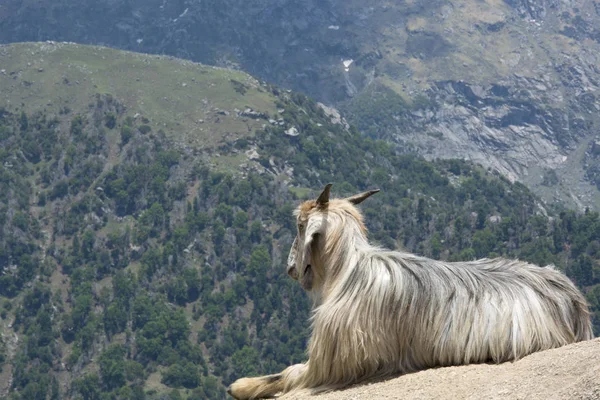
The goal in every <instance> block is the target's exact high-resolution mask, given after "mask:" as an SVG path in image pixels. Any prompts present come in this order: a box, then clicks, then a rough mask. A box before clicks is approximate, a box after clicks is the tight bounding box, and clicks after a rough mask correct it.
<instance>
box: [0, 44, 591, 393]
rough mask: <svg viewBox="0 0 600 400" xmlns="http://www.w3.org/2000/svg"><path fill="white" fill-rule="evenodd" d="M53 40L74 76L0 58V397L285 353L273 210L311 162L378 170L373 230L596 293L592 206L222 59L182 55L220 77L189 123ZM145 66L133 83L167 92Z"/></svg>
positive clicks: (139, 389) (293, 309) (296, 336)
mask: <svg viewBox="0 0 600 400" xmlns="http://www.w3.org/2000/svg"><path fill="white" fill-rule="evenodd" d="M27 46H33V45H27ZM65 46H66V48H67V49H68V51H69V52H71V53H70V57H73V58H72V60H77V61H76V62H72V65H73V66H74V67H73V69H74V70H76V71H80V72H81V71H88V72H89V74H88V75H86V76H87V80H86V81H85V82H84V81H83V80H81V81H79V82H80V83H79V84H77V83H75V84H71V85H69V84H65V83H64V81H63V80H62V78H63V77H62V76H61V75H59V72H56V71H61V70H60V69H57V68H56V67H55V64H53V63H48V62H47V63H46V64H44V65H43V66H38V65H37V64H34V63H31V65H29V66H27V64H26V61H23V62H21V63H20V64H18V65H19V68H21V69H18V68H16V67H15V68H14V70H7V71H5V73H6V74H5V75H3V76H0V79H3V80H4V81H0V84H2V85H5V86H3V88H6V87H10V90H11V91H10V95H6V93H8V92H7V91H4V95H5V96H8V97H5V98H4V99H2V101H4V103H0V226H2V229H0V317H1V320H0V333H1V341H0V363H1V364H2V371H1V372H0V397H3V396H7V397H8V398H9V399H30V398H35V399H38V398H48V399H63V398H73V399H79V398H82V399H158V398H169V399H205V398H214V399H216V398H224V397H225V391H224V388H225V386H226V385H227V384H229V383H230V382H231V381H232V380H233V379H235V378H237V377H240V376H243V375H253V374H259V373H269V372H275V371H278V370H280V369H282V368H284V367H285V366H287V365H289V364H290V363H295V362H300V361H302V360H303V359H304V357H305V355H304V347H305V341H306V338H307V335H308V327H309V322H308V317H309V302H308V300H307V297H306V296H305V295H304V293H303V292H302V290H301V289H300V287H299V285H297V283H296V282H294V281H292V280H291V279H289V278H288V277H287V275H286V273H285V268H284V262H285V259H286V257H287V251H288V249H289V246H290V244H291V241H292V239H293V236H294V235H295V226H294V220H293V217H292V215H291V212H292V210H293V208H294V207H295V205H297V204H298V202H299V201H300V199H303V198H307V197H311V196H314V194H315V193H316V192H318V191H320V190H321V189H322V187H323V185H324V184H325V183H328V182H333V183H334V189H333V192H334V195H337V196H343V195H348V194H353V193H354V192H357V191H359V190H364V189H367V188H374V187H378V188H380V189H381V190H382V192H381V193H379V194H378V195H377V196H374V197H373V198H371V199H369V200H368V201H367V202H365V203H364V205H363V206H362V210H363V212H364V214H365V216H366V221H367V225H368V227H369V229H370V235H371V239H372V240H373V241H376V242H379V243H380V244H382V245H384V246H387V247H392V248H396V247H403V248H406V249H408V250H410V251H413V252H417V253H419V254H423V255H427V256H431V257H434V258H441V259H447V260H458V259H473V258H476V257H485V256H488V257H492V256H496V255H507V256H511V257H520V258H523V259H527V260H530V261H533V262H536V263H539V264H547V263H555V264H556V265H557V266H559V267H560V268H561V269H563V270H564V271H566V273H567V274H568V275H569V276H570V277H571V278H572V279H573V280H574V281H575V282H576V283H577V284H578V286H579V287H580V288H582V290H583V291H584V292H585V293H586V296H587V297H588V299H589V301H590V303H591V304H592V306H593V308H594V310H595V311H597V310H600V266H599V264H598V260H600V217H599V215H598V214H597V213H595V212H587V213H585V214H582V215H579V214H576V213H574V212H571V211H563V212H555V211H554V210H552V209H548V208H545V207H544V206H543V205H542V204H541V203H540V202H539V201H538V200H537V199H536V198H535V197H534V196H533V195H532V194H531V193H530V192H529V191H528V190H527V189H526V188H525V187H524V186H523V185H521V184H518V183H517V184H511V183H510V182H508V181H507V180H506V179H504V178H502V177H500V176H498V174H492V173H489V172H488V171H486V170H484V169H482V168H480V167H478V166H475V165H472V164H469V163H466V162H464V161H457V160H449V161H440V162H435V163H431V162H427V161H424V160H423V159H421V158H418V157H415V156H407V155H403V154H401V153H402V152H401V149H396V148H394V147H392V146H390V145H389V144H386V143H384V142H381V141H374V140H371V139H365V138H364V137H363V136H362V135H361V134H360V133H359V132H358V131H357V130H356V129H355V128H353V127H348V126H347V125H345V124H344V121H340V120H338V119H336V118H335V117H333V116H332V115H330V114H329V113H330V110H327V109H324V108H323V107H321V106H319V105H318V104H317V103H315V102H314V101H312V100H310V99H309V98H307V97H305V96H303V95H299V94H296V93H291V92H288V91H283V90H280V89H278V88H276V87H273V86H270V85H267V84H263V83H258V82H254V81H252V82H251V81H248V80H247V79H249V78H247V77H244V76H242V75H241V74H240V75H236V76H235V77H231V76H228V75H227V74H228V72H227V71H225V70H222V71H221V70H219V71H220V72H219V76H217V77H215V76H214V75H212V73H210V72H202V71H203V70H204V69H203V67H201V66H194V65H191V64H190V65H188V66H187V67H186V68H189V69H190V71H188V72H186V73H189V74H190V75H189V76H188V78H189V79H188V80H186V81H185V82H184V83H186V82H194V85H197V87H196V86H195V87H196V89H194V90H197V91H198V93H199V94H198V95H199V96H202V98H206V100H207V102H208V103H210V102H212V101H213V97H212V96H215V97H217V96H220V98H219V101H220V103H219V104H222V105H220V106H219V107H218V108H217V109H215V108H214V107H216V106H214V105H210V106H207V107H206V110H203V113H202V116H203V122H201V123H199V124H200V125H201V126H203V127H204V128H203V129H205V130H203V131H201V130H196V131H194V130H192V129H193V127H194V126H195V122H193V121H194V120H195V118H192V117H189V118H188V119H183V118H182V119H178V118H174V119H175V123H173V122H171V123H168V122H167V121H166V119H168V115H169V114H170V113H171V114H172V115H175V110H177V107H179V106H178V104H180V103H178V98H175V99H173V100H172V101H165V102H164V103H163V104H162V105H161V107H157V108H154V107H147V108H145V109H144V108H140V107H139V106H140V103H141V102H144V104H145V105H146V106H147V105H148V101H150V100H149V99H152V98H153V96H152V95H148V94H147V96H148V97H146V98H145V99H144V100H140V98H139V97H136V96H140V95H141V94H139V93H137V94H136V93H133V94H132V92H128V91H127V90H124V88H122V87H118V85H115V86H114V87H111V88H108V87H107V86H103V85H102V84H99V82H101V78H98V71H106V66H107V65H108V64H110V65H114V64H111V63H114V62H115V60H116V59H119V60H125V61H124V64H118V65H120V67H119V68H122V69H123V71H124V72H123V74H125V76H127V77H128V76H129V75H127V73H129V72H131V70H129V69H127V68H126V67H124V65H126V64H127V61H126V60H128V57H129V56H128V55H127V53H121V52H116V51H114V52H112V53H110V55H112V56H111V57H106V56H107V54H106V53H104V51H105V50H102V49H98V48H88V47H85V46H67V45H65ZM25 48H26V49H28V50H29V51H30V52H32V51H37V50H38V48H37V47H25ZM21 49H23V48H21ZM32 49H33V50H32ZM9 51H14V53H15V54H27V53H26V52H24V51H16V49H15V48H13V49H9ZM53 51H58V50H56V49H55V50H53ZM94 53H96V55H94ZM63 54H64V53H63ZM82 55H85V57H83V56H82ZM49 57H50V56H49V55H47V54H45V55H44V56H43V57H42V58H43V59H46V60H47V59H48V58H49ZM131 57H132V58H131V60H135V59H136V57H138V56H137V55H131ZM59 58H61V57H59ZM131 62H133V61H131ZM160 63H164V64H162V65H163V67H161V68H165V70H169V71H175V70H176V69H177V68H178V66H181V63H180V62H179V61H177V60H171V61H169V60H165V59H159V58H153V57H148V58H147V59H146V61H144V62H140V63H139V64H137V63H136V64H135V65H136V68H135V71H136V73H139V74H142V75H143V74H146V73H149V71H153V70H155V69H156V68H158V66H157V64H160ZM40 68H41V69H42V71H41V72H40V71H39V69H40ZM61 68H62V67H61ZM60 73H66V72H64V71H63V72H60ZM27 74H48V75H49V76H51V77H53V78H52V79H58V82H60V86H58V85H56V84H54V83H53V81H51V80H50V78H45V80H44V79H42V78H36V79H35V80H33V79H26V76H27ZM236 74H237V73H236ZM153 76H154V77H155V80H154V81H153V82H152V85H149V86H144V85H145V84H147V82H145V83H139V87H153V88H155V89H153V90H156V91H158V90H163V91H162V92H161V93H169V90H167V89H165V88H169V87H172V86H168V85H163V83H162V82H161V76H162V75H153ZM168 76H169V77H170V78H169V79H174V77H177V76H179V75H177V73H175V72H172V73H171V74H170V75H169V74H168ZM56 77H58V78H56ZM65 78H66V79H67V80H69V82H72V81H71V80H70V79H69V77H65ZM192 78H193V79H192ZM115 79H119V78H118V77H117V76H115ZM210 79H212V80H213V81H212V83H213V84H214V85H211V84H210V82H211V81H210ZM6 82H9V83H10V85H9V84H6ZM26 82H29V83H26ZM206 82H209V83H207V84H206V85H204V83H206ZM122 84H123V85H126V80H123V81H122ZM189 85H190V86H192V83H189ZM203 85H204V86H203ZM133 86H134V87H138V84H135V85H133ZM179 86H181V82H180V81H179ZM40 87H42V89H39V88H40ZM53 87H55V88H56V87H60V91H61V92H60V96H61V97H60V98H57V97H53V91H52V90H51V89H52V88H53ZM215 87H221V88H223V90H222V91H220V92H219V91H216V89H214V88H215ZM44 88H50V89H44ZM82 88H85V90H86V91H85V92H82ZM211 88H213V89H211ZM109 89H110V90H109ZM34 90H39V91H38V92H37V93H38V96H39V94H40V93H42V94H43V95H44V96H46V97H45V98H44V100H43V101H41V100H40V99H39V98H38V97H36V96H34V95H33V94H32V93H35V92H33V91H34ZM209 90H213V92H209ZM211 93H212V94H211ZM214 93H217V94H214ZM70 96H71V97H72V98H77V99H78V101H77V102H71V103H69V104H68V105H65V104H64V101H65V99H68V98H69V97H70ZM15 99H18V100H19V101H15ZM257 99H258V100H257ZM265 99H266V100H265ZM9 100H10V101H9ZM228 102H231V104H236V105H237V107H239V108H241V109H242V110H244V111H241V110H239V109H237V111H236V109H234V107H235V106H231V107H230V108H225V107H226V105H227V104H228ZM265 104H266V105H265ZM260 105H262V106H263V107H264V109H262V108H261V106H260ZM211 107H212V108H211ZM157 110H158V111H157ZM207 110H208V111H207ZM255 110H258V111H255ZM154 112H158V113H159V114H154ZM194 112H195V111H193V110H192V111H190V113H189V114H188V115H189V116H193V113H194ZM157 115H158V116H157ZM217 120H218V121H217ZM180 121H182V122H181V124H178V123H177V122H180ZM186 121H187V122H186ZM227 121H229V122H227ZM196 122H197V121H196ZM227 124H230V125H227ZM228 126H229V127H238V126H247V129H245V130H244V129H240V130H238V131H235V130H234V129H233V128H228ZM599 314H600V313H599V312H596V314H595V317H594V318H595V319H594V321H595V328H596V333H598V332H600V318H599V317H600V315H599Z"/></svg>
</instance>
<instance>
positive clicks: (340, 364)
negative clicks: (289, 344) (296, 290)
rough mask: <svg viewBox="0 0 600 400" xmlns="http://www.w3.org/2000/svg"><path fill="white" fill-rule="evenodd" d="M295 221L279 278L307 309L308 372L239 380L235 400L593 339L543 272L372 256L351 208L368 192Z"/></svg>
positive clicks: (569, 291)
mask: <svg viewBox="0 0 600 400" xmlns="http://www.w3.org/2000/svg"><path fill="white" fill-rule="evenodd" d="M330 188H331V185H327V186H326V187H325V189H324V190H323V192H322V193H321V195H320V196H319V198H318V199H317V200H316V201H307V202H304V203H302V204H301V205H300V207H299V208H298V209H297V211H296V217H297V223H298V235H297V237H296V239H295V241H294V244H293V245H292V249H291V251H290V255H289V258H288V274H289V275H290V276H291V277H292V278H294V279H297V280H298V281H299V282H300V284H301V285H302V287H303V288H304V289H305V290H307V291H308V293H309V295H310V296H311V298H312V299H313V301H314V310H313V316H312V336H311V338H310V341H309V344H308V356H309V359H308V362H307V363H306V364H297V365H293V366H291V367H288V368H287V369H285V370H284V371H283V372H281V373H280V374H275V375H268V376H263V377H258V378H243V379H239V380H237V381H236V382H234V383H233V384H232V385H231V386H230V387H229V389H228V393H230V394H231V395H232V396H233V397H235V398H237V399H255V398H261V397H269V396H273V395H275V394H277V393H279V392H288V391H291V390H294V389H301V388H312V389H316V390H328V389H334V388H339V387H343V386H346V385H348V384H351V383H355V382H358V381H361V380H364V379H366V378H372V377H382V376H386V375H392V374H398V373H405V372H410V371H416V370H420V369H424V368H429V367H435V366H447V365H460V364H468V363H482V362H488V361H493V362H503V361H508V360H516V359H518V358H521V357H523V356H525V355H527V354H530V353H533V352H535V351H539V350H545V349H550V348H553V347H559V346H563V345H566V344H568V343H573V342H577V341H581V340H588V339H591V338H592V337H593V334H592V328H591V323H590V317H589V312H588V306H587V304H586V301H585V299H584V297H583V296H582V295H581V293H580V292H579V291H578V290H577V288H576V287H575V286H574V285H573V283H571V281H569V279H567V278H566V277H565V276H564V275H563V274H562V273H560V272H559V271H556V270H554V269H553V268H552V267H546V268H540V267H538V266H534V265H531V264H527V263H525V262H521V261H513V260H506V259H501V258H498V259H493V260H490V259H483V260H478V261H473V262H455V263H450V262H443V261H436V260H431V259H428V258H424V257H418V256H416V255H413V254H409V253H403V252H399V251H389V250H385V249H381V248H377V247H374V246H372V245H370V244H369V242H368V241H367V231H366V228H365V225H364V223H363V218H362V216H361V214H360V213H359V211H358V210H357V208H356V207H355V205H356V204H359V203H361V202H362V201H363V200H365V199H366V198H367V197H369V196H371V195H372V194H374V193H376V192H377V190H374V191H369V192H365V193H362V194H359V195H356V196H352V197H350V198H346V199H332V200H331V201H330V200H329V191H330Z"/></svg>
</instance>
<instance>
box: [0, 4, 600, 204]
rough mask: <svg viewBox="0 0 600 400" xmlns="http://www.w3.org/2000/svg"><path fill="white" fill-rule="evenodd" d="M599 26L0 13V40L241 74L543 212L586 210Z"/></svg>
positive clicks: (453, 7) (331, 16)
mask: <svg viewBox="0 0 600 400" xmlns="http://www.w3.org/2000/svg"><path fill="white" fill-rule="evenodd" d="M73 21H75V23H73ZM599 27H600V6H599V5H598V2H590V1H584V0H561V1H559V0H504V1H479V0H433V1H431V0H428V1H424V0H417V1H406V2H380V1H375V0H361V1H357V0H350V1H348V0H344V1H342V0H325V1H317V0H294V1H292V0H277V1H275V0H259V1H253V2H249V3H244V5H243V6H242V5H241V3H240V2H238V1H233V0H222V1H218V2H217V1H214V0H208V1H204V0H203V1H197V0H181V1H164V0H130V1H127V2H122V1H115V0H98V1H95V0H94V1H93V0H53V1H50V0H41V1H38V0H36V1H34V0H6V1H4V2H3V4H2V6H0V42H15V41H33V40H35V41H43V40H61V41H78V42H83V43H91V44H104V45H109V46H114V47H119V48H123V49H128V50H134V51H140V52H148V53H160V54H170V55H174V56H177V57H182V58H188V59H192V60H194V61H201V62H204V63H209V64H217V65H221V66H227V67H233V68H243V69H244V70H247V71H248V72H250V73H252V74H253V75H256V76H259V77H260V78H262V79H265V80H268V81H270V82H274V83H276V84H278V85H279V86H283V87H290V88H292V89H294V90H297V91H302V92H305V93H306V94H308V95H311V96H313V97H315V98H316V99H317V100H319V101H320V102H322V103H324V104H327V105H328V106H334V107H336V108H337V109H339V110H340V111H341V113H342V115H343V116H344V117H345V118H346V119H347V120H348V122H350V123H353V124H355V125H357V126H358V127H359V128H360V129H361V131H363V132H365V134H367V135H370V136H373V137H377V138H384V139H387V140H392V141H394V142H396V143H398V145H399V147H400V148H401V150H403V151H407V152H409V151H410V152H413V151H416V152H418V153H420V154H423V155H424V156H426V157H429V158H436V157H443V158H447V157H458V158H466V159H471V160H473V161H476V162H479V163H481V164H482V165H483V166H485V167H489V168H492V169H495V170H497V171H499V172H500V173H502V174H504V175H505V176H506V177H507V178H509V179H511V180H520V181H522V182H525V183H527V184H528V185H529V186H530V187H531V188H533V189H534V190H535V191H537V193H538V194H540V195H541V196H542V198H543V199H544V200H546V201H547V202H549V203H553V202H557V203H562V204H563V205H566V206H571V207H578V208H585V207H592V208H596V209H600V192H599V191H598V189H597V187H598V186H600V163H599V162H598V161H597V160H596V157H595V156H592V155H593V154H592V155H590V154H591V153H590V146H591V142H592V141H593V140H595V138H596V136H597V135H598V131H599V125H598V124H599V121H598V116H597V115H598V111H600V102H599V99H598V96H599V94H598V85H599V84H600V68H599V67H598V65H600V59H599V58H600V56H599V54H600V43H599V42H600V28H599ZM270 123H272V122H270ZM549 171H552V174H555V175H556V177H557V179H556V180H554V179H553V180H548V179H545V177H546V176H547V175H548V173H550V172H549ZM544 182H545V184H543V183H544ZM549 182H554V183H553V184H552V185H549V184H548V183H549Z"/></svg>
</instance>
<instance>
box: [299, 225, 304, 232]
mask: <svg viewBox="0 0 600 400" xmlns="http://www.w3.org/2000/svg"><path fill="white" fill-rule="evenodd" d="M304 228H306V227H305V226H304V224H298V230H299V231H300V232H304Z"/></svg>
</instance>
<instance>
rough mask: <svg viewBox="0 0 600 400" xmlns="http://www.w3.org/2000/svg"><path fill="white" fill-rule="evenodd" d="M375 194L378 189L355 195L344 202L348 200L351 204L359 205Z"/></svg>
mask: <svg viewBox="0 0 600 400" xmlns="http://www.w3.org/2000/svg"><path fill="white" fill-rule="evenodd" d="M377 192H379V189H375V190H369V191H368V192H363V193H359V194H355V195H354V196H350V197H346V200H348V201H349V202H350V203H352V204H360V203H362V202H363V201H364V200H365V199H366V198H367V197H370V196H372V195H374V194H375V193H377Z"/></svg>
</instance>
